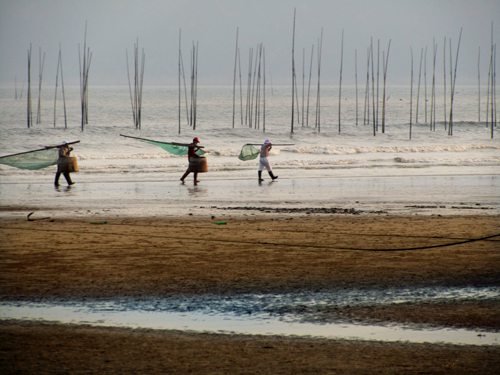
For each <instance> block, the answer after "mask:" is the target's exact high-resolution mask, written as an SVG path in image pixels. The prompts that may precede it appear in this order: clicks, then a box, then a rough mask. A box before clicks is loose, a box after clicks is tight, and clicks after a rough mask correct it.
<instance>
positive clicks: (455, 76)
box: [448, 28, 462, 135]
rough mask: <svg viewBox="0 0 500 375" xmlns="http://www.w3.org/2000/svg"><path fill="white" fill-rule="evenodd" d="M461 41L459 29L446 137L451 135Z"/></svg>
mask: <svg viewBox="0 0 500 375" xmlns="http://www.w3.org/2000/svg"><path fill="white" fill-rule="evenodd" d="M461 40H462V28H460V36H459V37H458V45H457V55H456V57H455V68H454V73H453V84H452V90H451V104H450V128H449V132H448V135H453V99H454V96H455V85H456V83H457V65H458V53H459V51H460V41H461Z"/></svg>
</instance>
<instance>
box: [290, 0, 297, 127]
mask: <svg viewBox="0 0 500 375" xmlns="http://www.w3.org/2000/svg"><path fill="white" fill-rule="evenodd" d="M296 12H297V8H295V9H294V10H293V38H292V122H291V128H290V132H291V133H293V115H294V103H295V56H294V54H295V16H296Z"/></svg>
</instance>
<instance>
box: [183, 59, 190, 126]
mask: <svg viewBox="0 0 500 375" xmlns="http://www.w3.org/2000/svg"><path fill="white" fill-rule="evenodd" d="M181 66H182V80H183V82H184V100H185V103H186V105H185V107H186V124H187V126H189V105H188V96H187V85H186V71H185V70H184V59H183V58H182V51H181Z"/></svg>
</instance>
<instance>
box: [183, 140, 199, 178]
mask: <svg viewBox="0 0 500 375" xmlns="http://www.w3.org/2000/svg"><path fill="white" fill-rule="evenodd" d="M199 143H200V139H199V138H198V137H194V138H193V142H192V143H190V144H189V146H188V161H189V166H188V169H187V170H186V172H184V175H183V176H182V177H181V181H182V183H184V180H185V178H186V177H187V176H188V174H189V173H190V172H193V173H194V184H195V185H197V184H198V182H199V181H198V168H197V167H196V168H194V167H192V165H193V164H194V163H192V161H196V159H198V158H199V156H198V155H197V154H196V151H198V150H199V149H200V148H201V147H198V144H199ZM195 169H196V170H195Z"/></svg>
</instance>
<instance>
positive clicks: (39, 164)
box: [0, 148, 59, 170]
mask: <svg viewBox="0 0 500 375" xmlns="http://www.w3.org/2000/svg"><path fill="white" fill-rule="evenodd" d="M57 159H59V149H57V148H49V149H46V150H38V151H33V152H27V153H25V154H19V155H12V156H5V157H2V158H0V164H6V165H10V166H11V167H16V168H21V169H30V170H37V169H42V168H47V167H50V166H51V165H55V164H57Z"/></svg>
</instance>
